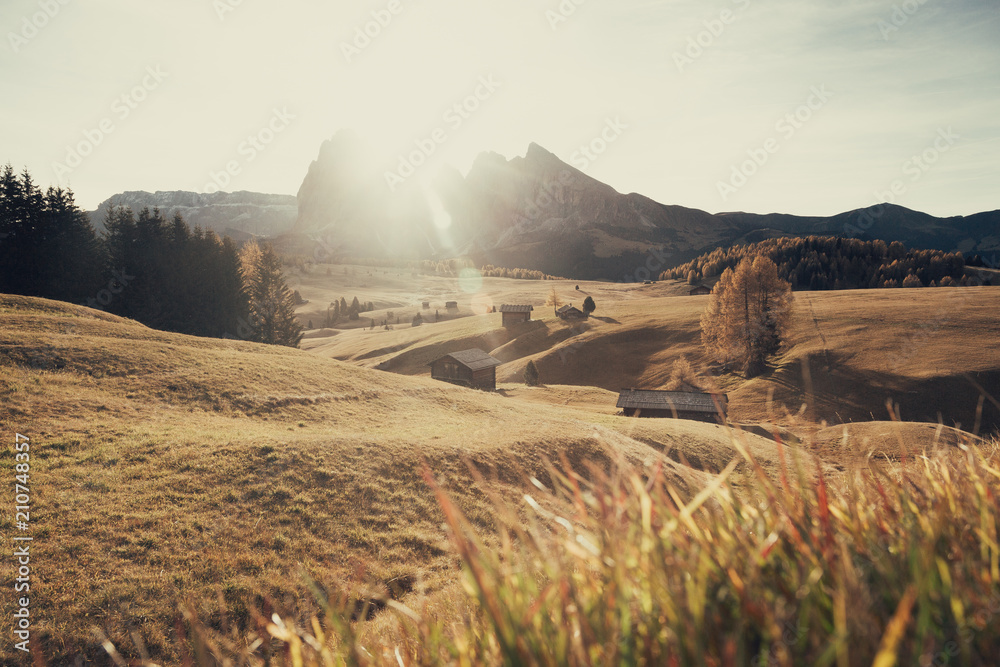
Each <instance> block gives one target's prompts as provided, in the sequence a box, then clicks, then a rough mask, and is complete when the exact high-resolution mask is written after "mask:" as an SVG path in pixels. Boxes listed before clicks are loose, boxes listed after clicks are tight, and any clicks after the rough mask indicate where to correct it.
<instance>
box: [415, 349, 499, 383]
mask: <svg viewBox="0 0 1000 667" xmlns="http://www.w3.org/2000/svg"><path fill="white" fill-rule="evenodd" d="M501 363H502V362H500V360H498V359H494V358H493V357H491V356H490V355H488V354H486V353H485V352H483V351H482V350H480V349H476V348H473V349H471V350H462V351H461V352H452V353H451V354H446V355H445V356H443V357H441V358H440V359H438V360H437V361H434V362H432V363H431V364H430V367H431V377H432V378H434V379H435V380H441V381H442V382H450V383H451V384H458V385H462V386H463V387H471V388H472V389H483V390H485V391H496V388H497V366H499V365H500V364H501Z"/></svg>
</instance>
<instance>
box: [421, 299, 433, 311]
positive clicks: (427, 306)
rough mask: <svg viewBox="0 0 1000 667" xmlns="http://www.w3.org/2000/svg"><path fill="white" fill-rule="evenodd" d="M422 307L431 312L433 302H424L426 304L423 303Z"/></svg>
mask: <svg viewBox="0 0 1000 667" xmlns="http://www.w3.org/2000/svg"><path fill="white" fill-rule="evenodd" d="M421 307H422V308H423V309H424V310H430V309H431V302H430V301H424V302H423V303H422V304H421Z"/></svg>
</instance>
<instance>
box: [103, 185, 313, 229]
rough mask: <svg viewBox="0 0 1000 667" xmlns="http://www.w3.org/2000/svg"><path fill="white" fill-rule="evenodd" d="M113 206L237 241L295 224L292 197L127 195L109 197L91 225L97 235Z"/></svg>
mask: <svg viewBox="0 0 1000 667" xmlns="http://www.w3.org/2000/svg"><path fill="white" fill-rule="evenodd" d="M113 206H128V207H130V208H131V209H132V210H133V211H135V212H136V213H138V212H139V211H141V210H142V209H143V208H149V209H150V210H152V209H154V208H159V209H160V212H161V213H162V214H163V217H165V218H167V219H168V220H170V219H171V218H173V217H174V214H176V213H179V214H181V216H183V218H184V220H185V221H187V223H188V224H189V225H191V226H192V227H201V228H202V229H205V230H212V231H214V232H215V233H217V234H219V235H220V236H222V235H228V236H232V237H233V238H235V239H236V240H242V239H244V238H248V237H249V236H250V235H254V236H277V235H279V234H282V233H284V232H286V231H288V230H289V229H290V228H291V227H292V225H293V224H294V223H295V217H296V215H297V214H298V206H297V204H296V201H295V197H293V196H291V195H269V194H261V193H259V192H246V191H242V190H241V191H239V192H214V193H206V194H200V193H197V192H184V191H179V190H178V191H170V192H163V191H157V192H145V191H141V190H138V191H129V192H122V193H120V194H117V195H114V196H112V197H108V198H107V199H106V200H104V201H103V202H101V204H100V205H99V206H98V207H97V210H96V211H91V212H90V213H89V215H90V222H91V224H92V225H93V226H94V228H95V229H96V230H97V231H101V230H103V229H104V218H105V216H106V215H107V212H108V209H109V208H111V207H113Z"/></svg>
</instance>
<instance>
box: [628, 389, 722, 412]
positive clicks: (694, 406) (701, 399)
mask: <svg viewBox="0 0 1000 667" xmlns="http://www.w3.org/2000/svg"><path fill="white" fill-rule="evenodd" d="M715 397H719V403H720V404H721V405H722V408H723V410H725V408H726V403H727V402H728V400H729V399H728V397H727V396H726V395H725V394H706V393H703V392H696V391H660V390H657V389H622V390H621V392H620V393H619V394H618V405H617V406H616V407H619V408H638V409H641V410H677V411H678V412H710V413H713V414H714V413H716V412H718V408H717V407H716V405H715Z"/></svg>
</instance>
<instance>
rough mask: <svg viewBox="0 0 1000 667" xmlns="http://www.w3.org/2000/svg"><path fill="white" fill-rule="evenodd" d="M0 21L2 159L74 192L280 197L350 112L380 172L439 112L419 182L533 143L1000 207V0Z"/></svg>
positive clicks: (85, 3)
mask: <svg viewBox="0 0 1000 667" xmlns="http://www.w3.org/2000/svg"><path fill="white" fill-rule="evenodd" d="M577 3H579V4H577ZM393 10H395V13H393ZM373 12H374V14H373ZM50 15H51V16H50ZM379 18H380V19H381V21H382V23H384V24H386V25H384V26H382V25H378V24H377V23H372V22H373V21H376V20H377V19H379ZM390 19H391V20H390ZM39 26H41V27H39ZM0 28H2V32H3V44H2V45H0V72H2V76H0V110H2V116H0V121H2V122H0V128H2V129H0V162H8V161H9V162H11V163H12V164H13V165H14V166H15V168H16V169H18V170H20V169H21V168H22V167H24V166H27V167H28V168H29V169H30V170H31V172H32V173H33V175H34V177H35V179H36V180H37V181H38V182H40V183H41V184H42V185H43V186H45V185H48V184H54V183H61V184H63V185H69V186H71V187H72V188H73V190H74V191H75V193H76V195H77V201H78V203H79V204H81V205H82V206H83V207H84V208H88V209H92V208H94V207H96V205H97V204H98V203H99V202H100V201H102V200H103V199H106V198H107V197H109V196H111V195H113V194H115V193H118V192H121V191H124V190H149V191H154V190H194V191H198V192H204V191H206V190H211V189H213V187H214V186H213V185H212V184H213V179H212V174H213V173H215V174H216V180H218V181H221V182H223V183H225V182H226V179H227V178H229V179H230V180H229V182H228V185H226V186H225V187H223V188H222V189H224V190H252V191H259V192H272V193H287V194H295V192H296V191H297V190H298V187H299V185H300V184H301V182H302V179H303V177H304V176H305V173H306V171H307V169H308V167H309V163H310V162H311V161H312V160H314V159H316V156H317V154H318V151H319V147H320V144H321V143H322V142H323V141H324V140H325V139H327V138H329V137H331V136H332V135H333V134H334V133H335V132H337V131H338V130H340V129H343V128H351V129H354V130H356V131H357V132H358V133H359V134H360V135H361V137H362V138H363V139H364V140H365V141H367V142H368V143H369V144H371V145H372V147H373V150H374V151H377V152H376V153H375V154H374V155H373V157H374V158H375V159H376V160H377V162H378V164H380V165H384V167H383V170H391V169H396V168H397V167H398V156H399V155H401V154H408V153H410V152H411V151H413V150H416V144H415V142H420V141H423V142H424V144H425V145H427V144H426V140H427V139H428V138H429V137H431V136H432V134H433V133H434V131H435V130H440V131H439V132H438V133H437V138H438V139H439V140H441V143H438V144H435V151H434V155H433V156H432V157H431V159H430V161H429V162H428V163H427V164H426V165H423V166H421V167H420V168H419V170H418V173H420V178H422V179H423V178H426V177H427V176H428V175H432V173H433V172H434V170H435V168H436V167H438V166H439V165H440V164H441V163H442V162H447V163H450V164H452V165H454V166H456V167H458V168H459V169H460V170H462V171H463V172H465V171H466V170H467V169H468V168H469V166H470V165H471V163H472V160H473V159H474V158H475V156H476V155H477V154H478V153H480V152H482V151H495V152H498V153H501V154H503V155H505V156H507V157H514V156H515V155H523V154H524V153H525V150H526V149H527V146H528V144H529V143H530V142H536V143H538V144H541V145H542V146H544V147H545V148H547V149H549V150H550V151H552V152H553V153H555V154H556V155H558V156H559V157H561V158H562V159H564V160H566V161H567V162H570V161H572V162H573V163H574V164H576V165H577V166H580V167H584V166H585V170H586V171H587V173H589V174H590V175H592V176H594V177H595V178H598V179H600V180H602V181H605V182H607V183H609V184H610V185H612V186H613V187H615V188H616V189H618V190H619V191H622V192H640V193H642V194H645V195H647V196H649V197H652V198H653V199H656V200H657V201H660V202H663V203H669V204H681V205H685V206H691V207H696V208H701V209H705V210H708V211H712V212H718V211H728V210H745V211H753V212H758V213H767V212H772V211H781V212H788V213H797V214H816V215H828V214H834V213H837V212H841V211H845V210H849V209H853V208H858V207H862V206H867V205H870V204H873V203H875V202H876V201H878V199H877V198H878V197H879V193H881V192H888V191H890V190H891V188H892V187H893V184H894V183H895V185H896V189H897V194H896V195H894V197H895V200H896V201H897V203H900V204H902V205H904V206H908V207H910V208H915V209H919V210H923V211H927V212H929V213H933V214H935V215H956V214H969V213H973V212H977V211H984V210H993V209H997V208H1000V141H998V139H1000V8H998V3H997V1H996V0H980V1H974V0H922V1H921V0H906V2H901V1H899V0H897V1H896V2H894V1H893V0H829V1H827V0H811V1H810V0H794V1H793V0H718V1H714V0H710V1H707V2H706V1H699V2H695V1H688V0H575V1H574V0H561V1H560V0H503V1H502V2H501V1H500V0H494V1H492V2H487V1H486V0H392V1H390V0H374V1H372V2H351V1H346V2H331V1H329V0H322V1H319V0H285V1H284V2H280V3H279V2H265V1H264V0H183V1H181V0H170V1H169V2H168V1H166V0H142V2H136V1H135V0H3V2H2V3H0ZM366 28H367V30H368V32H369V33H370V34H374V35H375V36H374V37H366V38H359V37H358V32H359V31H360V32H362V33H363V32H364V31H365V30H366ZM365 39H368V40H369V41H368V42H367V43H366V42H365ZM347 45H349V46H350V47H352V48H347ZM482 81H487V82H490V85H488V86H487V85H484V84H483V83H481V82H482ZM477 93H478V95H479V99H477V98H476V97H475V96H476V94H477ZM470 96H471V97H470ZM456 104H458V105H460V108H461V112H459V111H456V110H455V109H454V105H456ZM810 105H811V108H810ZM449 110H451V111H450V112H449ZM789 115H790V117H789ZM109 129H110V130H111V132H110V133H108V132H107V130H109ZM251 136H253V137H255V139H254V142H250V141H248V137H251ZM609 140H613V141H609ZM431 141H433V139H431ZM254 143H256V146H255V145H254ZM588 145H590V146H592V147H593V151H592V153H591V156H590V157H587V156H586V155H585V154H584V153H583V152H581V150H580V149H581V147H583V146H588ZM602 150H603V152H600V151H602ZM598 152H600V154H597V153H598ZM80 153H86V155H79V154H80ZM921 155H923V158H921V161H920V162H915V161H913V158H914V157H915V156H917V157H919V156H921ZM754 160H755V161H754ZM227 164H229V165H230V166H234V165H235V167H234V169H233V171H234V172H235V175H228V174H227V175H225V176H222V175H221V174H222V172H224V171H225V169H226V167H227ZM209 186H212V187H209Z"/></svg>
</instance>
